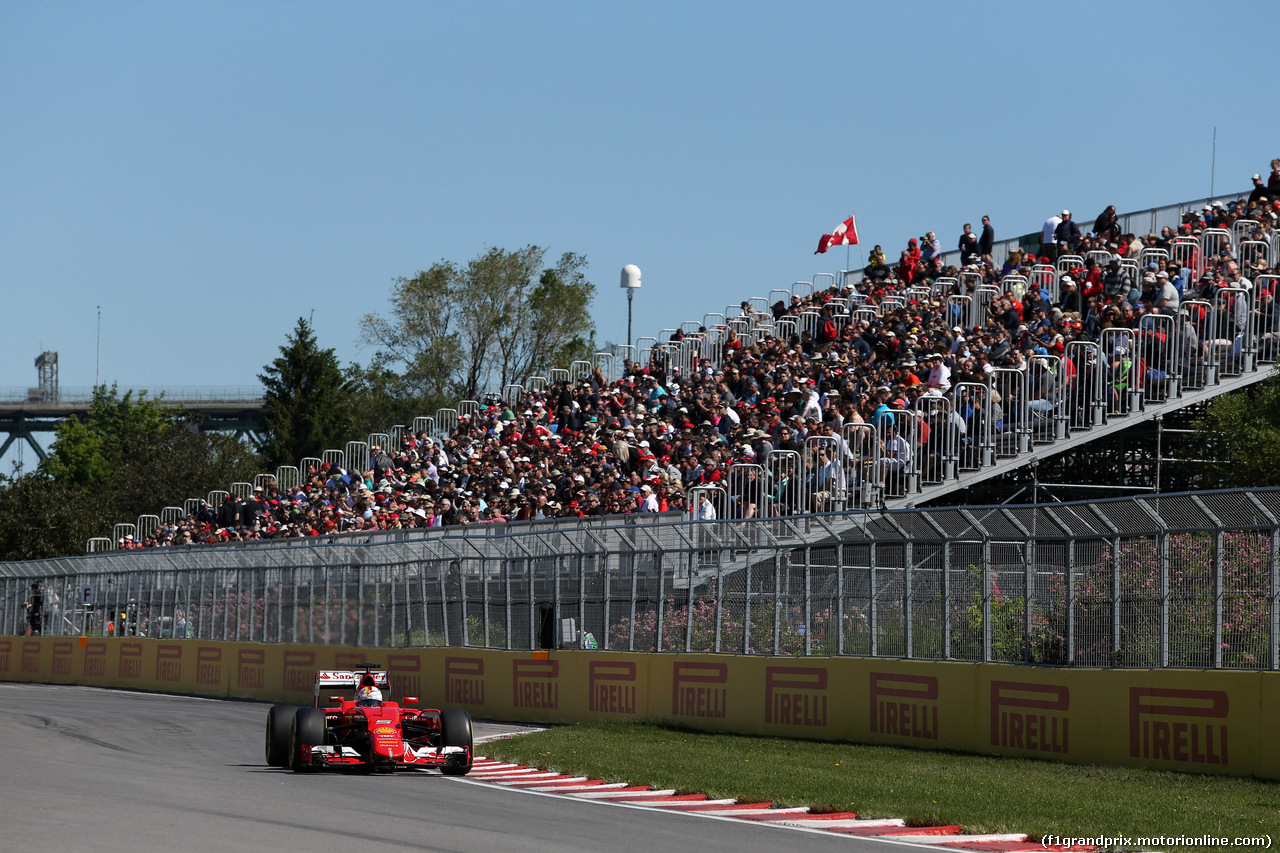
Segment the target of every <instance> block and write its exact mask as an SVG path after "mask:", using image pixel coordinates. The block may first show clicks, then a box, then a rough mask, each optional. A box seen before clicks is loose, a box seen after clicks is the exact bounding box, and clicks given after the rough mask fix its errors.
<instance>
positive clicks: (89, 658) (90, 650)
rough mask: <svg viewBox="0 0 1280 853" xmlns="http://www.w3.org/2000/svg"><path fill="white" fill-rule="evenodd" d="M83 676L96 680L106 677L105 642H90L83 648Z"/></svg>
mask: <svg viewBox="0 0 1280 853" xmlns="http://www.w3.org/2000/svg"><path fill="white" fill-rule="evenodd" d="M84 674H85V676H93V677H96V678H105V677H106V675H107V643H106V641H105V640H90V641H89V642H87V643H85V646H84Z"/></svg>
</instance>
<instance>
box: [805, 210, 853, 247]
mask: <svg viewBox="0 0 1280 853" xmlns="http://www.w3.org/2000/svg"><path fill="white" fill-rule="evenodd" d="M857 243H858V226H857V225H855V224H854V222H853V217H852V216H850V217H849V218H848V219H846V220H845V221H844V222H841V223H840V224H839V225H837V226H836V230H835V231H833V232H832V233H830V234H823V235H822V236H821V237H819V238H818V251H816V252H814V254H815V255H821V254H822V253H823V252H825V251H826V250H827V249H830V248H831V247H832V246H852V245H857Z"/></svg>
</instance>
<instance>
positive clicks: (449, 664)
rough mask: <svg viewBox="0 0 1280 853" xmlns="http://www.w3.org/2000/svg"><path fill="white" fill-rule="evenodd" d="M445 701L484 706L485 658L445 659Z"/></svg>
mask: <svg viewBox="0 0 1280 853" xmlns="http://www.w3.org/2000/svg"><path fill="white" fill-rule="evenodd" d="M444 699H445V701H446V702H452V703H455V704H458V705H483V704H484V658H461V657H458V658H455V657H446V658H445V659H444Z"/></svg>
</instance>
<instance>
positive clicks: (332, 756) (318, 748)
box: [267, 663, 474, 776]
mask: <svg viewBox="0 0 1280 853" xmlns="http://www.w3.org/2000/svg"><path fill="white" fill-rule="evenodd" d="M390 687H391V685H390V682H389V681H388V679H387V673H386V671H385V670H380V669H378V664H374V663H371V664H361V665H360V666H359V667H358V668H357V670H356V671H348V670H319V671H318V672H316V688H315V689H316V694H315V705H314V706H313V707H310V708H308V707H301V708H299V707H297V706H294V705H273V706H272V707H271V710H270V711H268V712H267V764H269V765H271V766H272V767H289V768H291V769H292V770H293V771H294V772H296V773H301V772H304V771H307V770H319V769H322V768H339V769H348V770H361V771H365V772H378V773H390V772H393V771H395V770H407V769H410V768H416V767H429V768H431V767H433V768H437V769H439V770H440V772H442V773H444V774H445V775H448V776H461V775H464V774H466V773H467V772H468V771H469V770H471V754H472V749H473V747H474V743H473V738H472V733H471V715H470V714H468V713H467V712H466V711H464V710H462V709H460V708H454V709H450V710H447V711H440V710H435V709H425V708H424V709H418V708H409V707H405V706H408V705H416V704H417V703H418V697H416V696H405V697H404V698H403V704H401V703H397V702H392V701H384V699H383V691H384V690H385V691H387V692H388V694H389V692H390ZM322 688H327V689H339V690H341V689H346V690H351V691H354V697H353V698H350V699H348V698H346V696H342V695H338V696H329V697H328V699H329V700H330V702H333V703H337V704H333V705H332V706H330V707H325V708H322V707H321V705H320V691H321V689H322Z"/></svg>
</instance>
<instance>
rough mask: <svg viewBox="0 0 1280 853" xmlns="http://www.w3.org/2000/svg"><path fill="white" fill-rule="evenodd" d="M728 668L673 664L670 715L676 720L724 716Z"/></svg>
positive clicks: (699, 663)
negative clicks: (676, 717)
mask: <svg viewBox="0 0 1280 853" xmlns="http://www.w3.org/2000/svg"><path fill="white" fill-rule="evenodd" d="M728 682H729V665H728V664H727V663H703V662H701V661H697V662H694V661H676V662H675V665H674V666H673V667H672V674H671V713H672V714H675V715H676V716H679V717H711V718H722V717H724V716H725V713H726V708H727V705H728V695H729V691H728V688H727V687H726V685H727V684H728Z"/></svg>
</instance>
